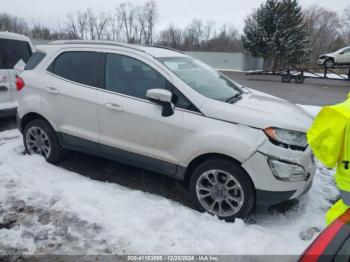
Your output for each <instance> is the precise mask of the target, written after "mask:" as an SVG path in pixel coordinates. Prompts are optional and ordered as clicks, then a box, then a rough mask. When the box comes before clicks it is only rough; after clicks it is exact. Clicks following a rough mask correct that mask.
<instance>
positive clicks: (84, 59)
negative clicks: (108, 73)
mask: <svg viewBox="0 0 350 262" xmlns="http://www.w3.org/2000/svg"><path fill="white" fill-rule="evenodd" d="M98 61H99V54H98V53H97V52H89V51H69V52H64V53H62V54H60V55H59V56H58V57H57V58H56V59H55V60H54V61H53V63H52V64H51V65H50V66H49V68H48V71H49V72H51V73H53V74H55V75H58V76H60V77H63V78H65V79H68V80H71V81H74V82H77V83H80V84H84V85H88V86H97V77H98V71H97V69H98Z"/></svg>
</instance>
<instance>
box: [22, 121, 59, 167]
mask: <svg viewBox="0 0 350 262" xmlns="http://www.w3.org/2000/svg"><path fill="white" fill-rule="evenodd" d="M23 143H24V147H25V150H26V152H27V153H28V154H31V155H32V154H39V155H42V156H43V157H44V158H45V159H46V160H47V161H48V162H50V163H56V162H57V161H59V160H60V159H61V158H62V156H63V155H64V150H63V148H62V147H61V145H60V143H59V141H58V139H57V136H56V133H55V131H54V130H53V129H52V127H51V126H50V125H49V124H48V123H47V122H46V121H44V120H42V119H36V120H33V121H31V122H29V123H28V124H27V125H26V126H25V128H24V131H23Z"/></svg>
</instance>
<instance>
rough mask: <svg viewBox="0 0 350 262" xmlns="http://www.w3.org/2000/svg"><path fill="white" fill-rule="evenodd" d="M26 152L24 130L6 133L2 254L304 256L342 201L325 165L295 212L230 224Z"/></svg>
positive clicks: (0, 189) (1, 169) (0, 205)
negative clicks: (327, 216)
mask: <svg viewBox="0 0 350 262" xmlns="http://www.w3.org/2000/svg"><path fill="white" fill-rule="evenodd" d="M23 149H24V148H23V144H22V137H21V135H20V133H19V132H18V131H17V130H9V131H5V132H1V133H0V254H9V253H22V254H215V255H224V254H240V255H242V254H294V255H298V254H301V252H302V251H303V250H304V249H305V248H306V247H307V246H308V245H309V244H310V242H311V240H312V239H313V238H314V237H316V235H317V232H318V231H319V230H320V229H322V228H324V215H325V213H326V210H327V209H328V208H329V207H330V205H331V202H332V201H334V199H336V198H337V190H336V188H335V186H334V184H333V177H332V173H333V171H328V170H327V169H325V168H323V167H321V166H320V167H319V168H318V171H317V174H316V177H315V180H314V185H313V187H312V188H311V190H310V191H309V193H307V194H306V195H304V196H302V197H300V198H299V200H297V201H294V202H295V203H294V205H291V208H289V209H288V210H287V211H277V210H274V209H265V208H261V209H258V211H257V212H256V214H254V215H252V217H251V218H250V219H249V222H243V221H242V220H239V219H237V220H236V222H235V223H227V222H224V221H221V220H218V219H217V218H216V217H213V216H210V215H208V214H202V213H199V212H197V211H195V210H192V209H190V208H187V207H184V206H182V205H180V204H179V203H176V202H174V201H171V200H168V199H166V198H163V197H160V196H157V195H152V194H149V193H144V192H141V191H138V190H131V189H129V188H126V187H122V186H119V185H117V184H111V183H104V182H99V181H94V180H92V179H89V178H87V177H84V176H81V175H79V174H76V173H72V172H70V171H67V170H65V169H62V168H60V167H56V166H54V165H51V164H49V163H47V162H46V161H45V160H44V159H43V158H42V157H39V156H29V155H24V154H23ZM115 175H118V174H115ZM310 228H311V229H310ZM308 229H309V230H308ZM313 233H316V234H313ZM303 239H306V240H303Z"/></svg>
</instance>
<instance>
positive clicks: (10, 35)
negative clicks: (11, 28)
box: [0, 32, 30, 42]
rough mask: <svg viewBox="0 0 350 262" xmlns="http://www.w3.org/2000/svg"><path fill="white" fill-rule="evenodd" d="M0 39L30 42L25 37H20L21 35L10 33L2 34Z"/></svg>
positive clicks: (0, 33)
mask: <svg viewBox="0 0 350 262" xmlns="http://www.w3.org/2000/svg"><path fill="white" fill-rule="evenodd" d="M0 38H5V39H12V40H20V41H26V42H30V39H29V38H28V37H26V36H25V35H20V34H15V33H10V32H0Z"/></svg>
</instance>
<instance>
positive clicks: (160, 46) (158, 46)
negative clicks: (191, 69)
mask: <svg viewBox="0 0 350 262" xmlns="http://www.w3.org/2000/svg"><path fill="white" fill-rule="evenodd" d="M145 46H147V45H145ZM150 47H157V48H163V49H168V50H171V51H174V52H177V53H180V54H184V52H182V51H179V50H177V49H175V48H172V47H168V46H164V45H151V46H150Z"/></svg>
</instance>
